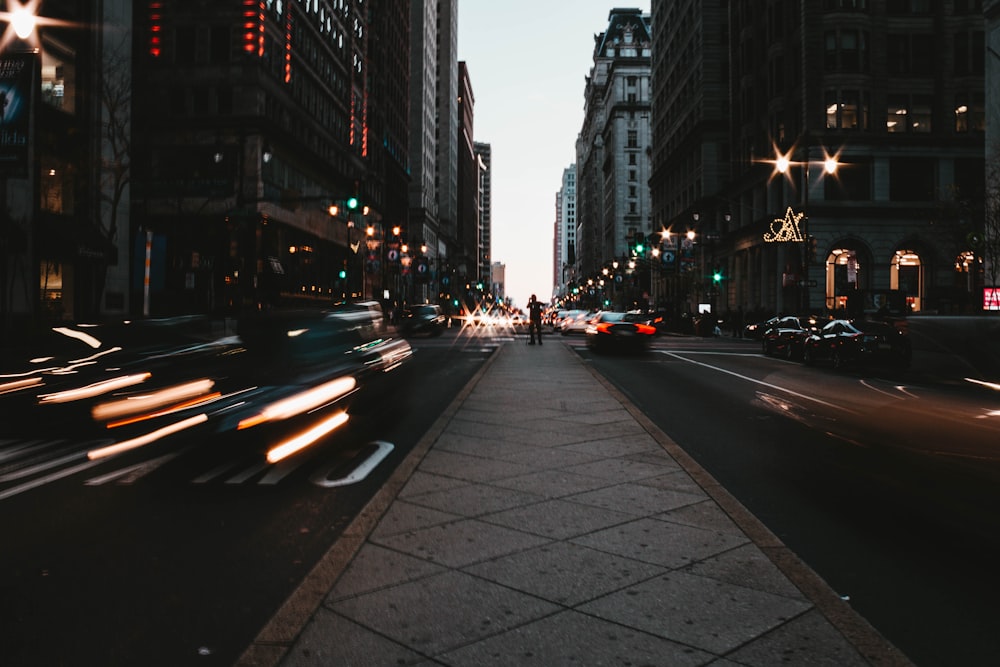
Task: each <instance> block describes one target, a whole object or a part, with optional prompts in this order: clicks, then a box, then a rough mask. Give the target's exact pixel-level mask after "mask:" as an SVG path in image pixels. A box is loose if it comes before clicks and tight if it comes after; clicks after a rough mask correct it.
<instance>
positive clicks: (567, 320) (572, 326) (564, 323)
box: [559, 310, 593, 336]
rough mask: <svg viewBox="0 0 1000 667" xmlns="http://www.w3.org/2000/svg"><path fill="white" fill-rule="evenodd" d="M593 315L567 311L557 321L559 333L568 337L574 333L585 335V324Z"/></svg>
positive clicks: (578, 311) (584, 311)
mask: <svg viewBox="0 0 1000 667" xmlns="http://www.w3.org/2000/svg"><path fill="white" fill-rule="evenodd" d="M592 317H593V314H592V313H591V312H590V311H587V310H568V311H566V313H565V314H564V315H563V317H562V319H561V320H560V321H559V333H560V334H562V335H563V336H568V335H570V334H574V333H580V334H582V333H586V332H587V322H588V321H589V320H590V319H591V318H592Z"/></svg>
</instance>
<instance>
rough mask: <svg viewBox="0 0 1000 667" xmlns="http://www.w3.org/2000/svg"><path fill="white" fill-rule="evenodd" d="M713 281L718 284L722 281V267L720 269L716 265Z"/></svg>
mask: <svg viewBox="0 0 1000 667" xmlns="http://www.w3.org/2000/svg"><path fill="white" fill-rule="evenodd" d="M712 282H713V283H715V284H716V285H718V284H719V283H721V282H722V269H720V268H719V267H718V266H716V267H715V270H714V271H712Z"/></svg>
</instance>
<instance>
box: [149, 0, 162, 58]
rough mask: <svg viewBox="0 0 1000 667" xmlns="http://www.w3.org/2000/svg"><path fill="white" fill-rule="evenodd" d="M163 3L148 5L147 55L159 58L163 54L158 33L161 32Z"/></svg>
mask: <svg viewBox="0 0 1000 667" xmlns="http://www.w3.org/2000/svg"><path fill="white" fill-rule="evenodd" d="M161 21H163V3H162V2H150V3H149V55H151V56H153V57H154V58H159V57H160V55H161V54H162V53H163V48H162V47H163V41H162V39H161V37H160V33H161V32H162V31H163V25H162V24H161Z"/></svg>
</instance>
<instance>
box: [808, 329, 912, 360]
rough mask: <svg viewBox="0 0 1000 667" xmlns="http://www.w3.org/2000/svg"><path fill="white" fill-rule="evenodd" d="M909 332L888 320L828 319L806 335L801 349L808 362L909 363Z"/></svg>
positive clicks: (910, 355) (910, 352)
mask: <svg viewBox="0 0 1000 667" xmlns="http://www.w3.org/2000/svg"><path fill="white" fill-rule="evenodd" d="M911 357H912V347H911V345H910V339H909V336H907V334H906V333H904V332H902V331H899V330H897V329H896V328H895V327H893V326H892V325H891V324H887V323H885V322H875V321H869V320H831V321H830V322H828V323H827V324H826V325H825V326H824V327H823V328H822V329H820V330H819V331H817V332H815V333H813V334H811V335H809V336H808V337H807V338H806V340H805V343H804V346H803V349H802V360H803V361H804V362H805V363H807V364H812V363H816V362H817V361H829V362H830V363H832V364H833V367H834V368H844V367H846V366H849V365H852V364H863V365H867V364H879V365H888V366H893V367H896V368H906V367H908V366H909V365H910V359H911Z"/></svg>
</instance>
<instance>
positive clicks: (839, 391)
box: [580, 338, 1000, 666]
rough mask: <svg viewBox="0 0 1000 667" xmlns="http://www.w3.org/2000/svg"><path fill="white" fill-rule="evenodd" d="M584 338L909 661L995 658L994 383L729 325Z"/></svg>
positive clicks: (998, 531) (997, 436) (999, 518)
mask: <svg viewBox="0 0 1000 667" xmlns="http://www.w3.org/2000/svg"><path fill="white" fill-rule="evenodd" d="M657 348H658V349H656V350H654V351H653V352H651V353H650V354H648V355H644V356H640V357H613V356H594V355H592V354H590V353H589V352H587V351H585V350H582V349H581V350H580V354H581V355H583V356H584V357H585V358H586V359H587V360H588V361H589V362H590V363H592V364H593V366H594V367H595V368H596V369H597V370H598V371H599V372H600V373H602V374H603V375H604V376H605V377H607V378H608V379H609V380H611V381H612V382H613V383H614V384H615V385H616V386H618V387H619V388H620V389H621V390H622V391H623V392H624V393H625V394H626V395H628V396H629V397H630V398H631V400H632V401H633V402H634V403H635V404H636V405H637V406H638V407H639V408H640V409H642V410H643V412H644V413H645V414H647V415H648V416H649V417H650V418H651V419H652V420H653V421H654V422H655V423H656V424H657V425H658V426H659V427H660V428H661V429H662V430H663V431H664V432H666V433H667V434H668V435H670V436H671V437H672V438H673V439H674V440H675V441H677V442H678V444H680V446H681V447H683V448H684V449H685V450H686V451H687V452H688V453H689V454H691V455H692V456H693V457H694V458H695V459H696V460H698V462H699V463H700V464H701V465H702V466H704V467H705V468H706V469H707V470H708V471H709V472H710V473H711V474H712V475H714V476H715V477H716V479H718V480H719V481H720V482H721V483H722V484H723V485H724V486H725V487H726V488H727V490H729V491H730V492H731V493H732V494H733V495H735V496H736V497H737V498H738V499H739V500H740V501H741V502H743V504H744V505H746V506H747V507H748V508H749V509H750V511H752V512H753V513H754V514H755V515H756V516H757V517H758V518H760V519H761V520H762V521H763V522H764V523H765V524H766V525H767V526H768V527H769V528H770V529H771V530H772V531H773V532H774V533H775V534H777V535H778V536H779V537H780V538H781V539H782V540H783V541H784V542H785V543H786V544H787V545H788V546H789V547H790V548H791V549H792V550H793V551H795V552H796V553H797V554H798V555H799V556H800V557H801V558H802V559H803V560H804V561H805V562H806V563H808V564H809V565H810V566H812V567H813V569H815V570H816V571H817V572H818V573H819V574H820V575H821V576H823V577H824V578H825V579H826V580H827V581H828V582H829V583H830V584H831V586H832V587H833V588H834V590H835V591H837V592H839V593H840V594H842V595H843V596H844V597H846V598H848V599H849V600H850V602H851V604H852V605H853V606H854V607H855V608H856V609H857V610H858V611H860V613H861V614H862V615H863V616H864V617H865V618H866V619H868V620H869V621H870V622H871V623H872V624H873V625H874V626H875V627H876V628H877V629H878V630H879V631H881V632H882V633H883V635H885V636H886V637H887V638H888V639H889V640H890V641H892V642H893V643H895V644H896V645H897V646H898V647H899V648H900V649H901V650H903V651H904V652H905V653H906V654H907V655H908V656H910V658H911V659H912V660H914V662H915V663H916V664H918V665H921V666H928V665H954V664H968V665H986V664H995V661H996V656H997V654H998V653H1000V637H998V635H997V634H996V632H995V630H996V627H997V621H998V619H1000V614H998V613H997V611H996V604H997V594H998V593H1000V574H998V572H997V567H996V563H997V562H998V560H1000V512H998V511H997V510H998V509H1000V485H998V484H997V482H998V481H1000V473H998V470H1000V466H998V462H997V458H998V455H1000V453H998V452H997V451H996V443H998V442H1000V420H998V417H997V413H996V408H997V406H998V399H997V396H996V393H995V392H991V391H986V390H975V389H972V390H970V389H967V388H962V387H956V386H954V385H950V384H939V383H934V382H928V378H927V377H920V378H916V377H915V374H912V373H897V374H885V373H881V372H875V373H868V372H861V371H854V372H847V373H840V372H834V371H832V370H830V369H825V368H810V367H805V366H802V365H801V364H797V363H790V362H785V361H780V360H777V359H770V358H765V357H763V356H762V355H760V354H759V347H758V346H757V345H756V344H751V343H747V342H741V341H732V340H727V339H714V340H713V339H692V338H673V339H669V338H668V339H664V340H661V342H659V343H657Z"/></svg>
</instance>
